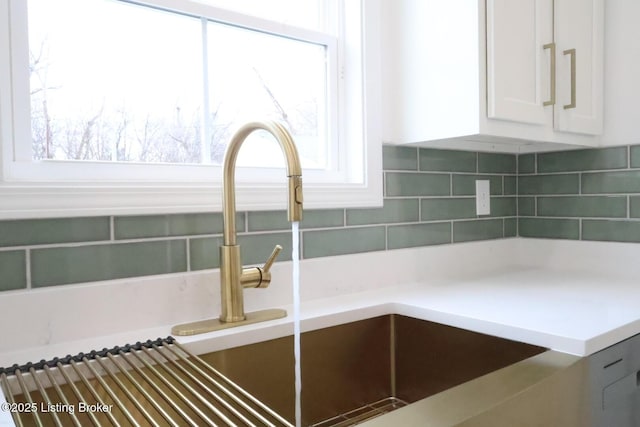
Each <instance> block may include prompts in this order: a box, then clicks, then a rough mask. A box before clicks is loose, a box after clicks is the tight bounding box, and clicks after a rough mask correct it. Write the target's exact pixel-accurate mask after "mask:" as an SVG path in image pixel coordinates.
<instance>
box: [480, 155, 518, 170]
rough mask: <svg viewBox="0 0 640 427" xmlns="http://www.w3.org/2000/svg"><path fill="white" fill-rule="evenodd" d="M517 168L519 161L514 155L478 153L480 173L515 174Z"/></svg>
mask: <svg viewBox="0 0 640 427" xmlns="http://www.w3.org/2000/svg"><path fill="white" fill-rule="evenodd" d="M517 167H518V166H517V159H516V156H514V155H513V154H502V153H478V172H479V173H505V174H515V173H516V172H517Z"/></svg>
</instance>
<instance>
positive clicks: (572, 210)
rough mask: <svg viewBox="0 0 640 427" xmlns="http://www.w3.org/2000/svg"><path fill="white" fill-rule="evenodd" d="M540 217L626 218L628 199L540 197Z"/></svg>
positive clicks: (614, 197)
mask: <svg viewBox="0 0 640 427" xmlns="http://www.w3.org/2000/svg"><path fill="white" fill-rule="evenodd" d="M538 216H564V217H611V218H624V217H626V216H627V197H626V196H559V197H538Z"/></svg>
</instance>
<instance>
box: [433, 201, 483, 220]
mask: <svg viewBox="0 0 640 427" xmlns="http://www.w3.org/2000/svg"><path fill="white" fill-rule="evenodd" d="M492 200H493V199H492ZM421 211H422V215H421V219H422V221H441V220H447V219H462V218H475V217H476V199H475V198H473V197H464V198H460V197H458V198H438V199H422V209H421Z"/></svg>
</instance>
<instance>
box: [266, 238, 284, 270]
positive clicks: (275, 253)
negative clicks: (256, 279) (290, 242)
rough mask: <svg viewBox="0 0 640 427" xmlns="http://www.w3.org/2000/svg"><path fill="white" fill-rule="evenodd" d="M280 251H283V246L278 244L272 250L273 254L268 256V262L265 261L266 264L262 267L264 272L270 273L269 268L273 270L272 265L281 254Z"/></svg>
mask: <svg viewBox="0 0 640 427" xmlns="http://www.w3.org/2000/svg"><path fill="white" fill-rule="evenodd" d="M280 251H282V246H280V245H276V247H275V248H273V252H271V255H269V258H267V262H265V263H264V266H263V267H262V272H263V273H268V272H269V270H271V266H272V265H273V263H274V262H275V260H276V258H278V255H280Z"/></svg>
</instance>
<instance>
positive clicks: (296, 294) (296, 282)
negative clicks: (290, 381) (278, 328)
mask: <svg viewBox="0 0 640 427" xmlns="http://www.w3.org/2000/svg"><path fill="white" fill-rule="evenodd" d="M299 225H300V223H299V222H298V221H295V222H293V223H292V226H291V233H292V250H291V259H292V261H293V354H294V357H295V362H294V375H295V388H296V427H301V426H302V405H301V399H300V395H301V393H302V374H301V369H300V251H299V248H300V234H299V232H298V230H299Z"/></svg>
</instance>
